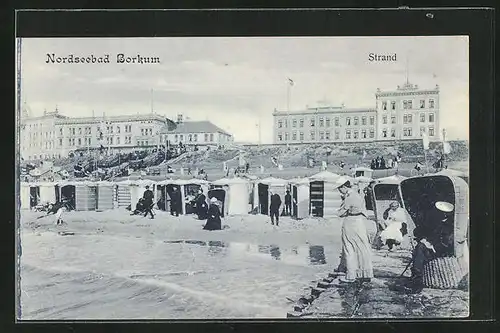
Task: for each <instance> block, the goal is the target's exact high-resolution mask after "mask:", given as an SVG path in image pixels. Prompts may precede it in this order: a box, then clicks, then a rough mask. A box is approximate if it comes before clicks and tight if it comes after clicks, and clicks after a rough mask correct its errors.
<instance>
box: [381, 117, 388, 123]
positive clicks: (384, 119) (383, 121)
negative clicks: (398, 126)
mask: <svg viewBox="0 0 500 333" xmlns="http://www.w3.org/2000/svg"><path fill="white" fill-rule="evenodd" d="M382 123H383V124H387V116H383V117H382Z"/></svg>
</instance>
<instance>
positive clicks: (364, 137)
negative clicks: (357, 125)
mask: <svg viewBox="0 0 500 333" xmlns="http://www.w3.org/2000/svg"><path fill="white" fill-rule="evenodd" d="M361 138H363V139H366V130H362V131H361Z"/></svg>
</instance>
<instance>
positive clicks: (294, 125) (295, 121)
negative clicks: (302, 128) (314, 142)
mask: <svg viewBox="0 0 500 333" xmlns="http://www.w3.org/2000/svg"><path fill="white" fill-rule="evenodd" d="M292 127H294V128H295V127H297V119H293V120H292Z"/></svg>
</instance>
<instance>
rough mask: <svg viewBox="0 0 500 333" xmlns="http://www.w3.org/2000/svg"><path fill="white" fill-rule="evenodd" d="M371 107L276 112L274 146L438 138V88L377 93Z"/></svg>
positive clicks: (409, 85) (411, 86) (330, 107)
mask: <svg viewBox="0 0 500 333" xmlns="http://www.w3.org/2000/svg"><path fill="white" fill-rule="evenodd" d="M375 97H376V106H375V108H368V109H353V108H345V107H344V106H341V107H333V106H326V107H316V108H306V109H305V110H302V111H291V112H286V111H278V110H275V111H274V113H273V117H274V143H320V142H339V143H341V142H357V141H359V142H363V141H367V142H368V141H375V140H377V141H378V140H415V139H416V138H420V137H422V135H423V134H424V133H426V134H427V135H428V137H429V139H430V140H431V141H432V140H437V139H438V138H439V87H438V86H437V85H436V87H435V88H434V89H430V90H429V89H427V90H422V89H419V88H418V86H417V85H413V84H410V83H406V84H405V85H403V86H402V87H400V86H398V88H397V90H395V91H380V89H378V90H377V92H376V94H375Z"/></svg>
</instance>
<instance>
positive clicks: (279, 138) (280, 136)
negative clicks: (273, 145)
mask: <svg viewBox="0 0 500 333" xmlns="http://www.w3.org/2000/svg"><path fill="white" fill-rule="evenodd" d="M278 141H283V134H281V133H278Z"/></svg>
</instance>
